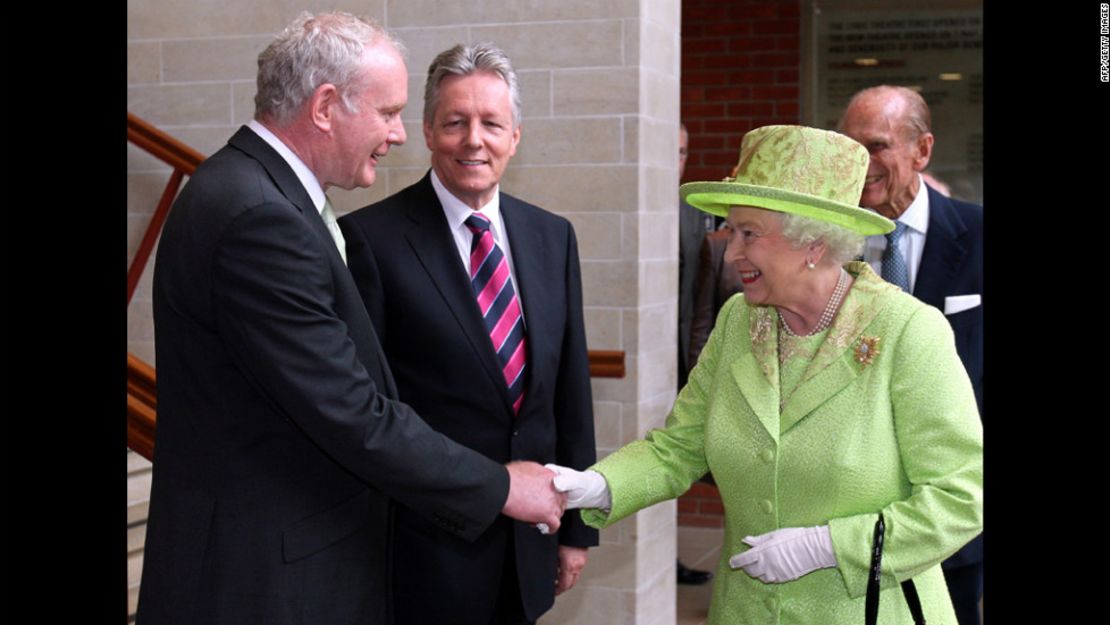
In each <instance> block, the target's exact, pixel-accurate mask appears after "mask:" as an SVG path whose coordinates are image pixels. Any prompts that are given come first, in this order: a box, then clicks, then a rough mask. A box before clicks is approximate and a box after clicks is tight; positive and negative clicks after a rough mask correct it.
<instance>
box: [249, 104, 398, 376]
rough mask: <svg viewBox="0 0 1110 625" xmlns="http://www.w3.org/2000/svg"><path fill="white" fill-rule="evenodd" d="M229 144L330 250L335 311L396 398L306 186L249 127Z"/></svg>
mask: <svg viewBox="0 0 1110 625" xmlns="http://www.w3.org/2000/svg"><path fill="white" fill-rule="evenodd" d="M228 144H230V145H231V146H233V147H235V148H236V149H238V150H241V151H243V152H245V153H246V154H248V155H250V156H251V157H252V158H254V159H255V160H256V161H258V162H259V163H261V164H262V167H263V168H264V169H265V170H266V173H267V174H268V175H269V176H270V180H272V181H273V183H274V185H275V186H276V187H277V188H278V190H280V191H281V193H282V194H283V195H284V196H285V198H286V199H287V200H289V202H290V203H291V204H293V206H295V207H297V209H298V210H299V211H300V212H301V215H302V216H303V217H304V220H305V222H306V223H307V224H308V227H309V228H310V229H311V230H313V231H314V232H315V233H316V235H317V236H318V237H320V239H321V241H322V243H323V246H324V249H326V250H329V251H328V252H327V254H328V255H329V258H330V259H331V266H332V274H333V275H334V276H335V285H334V286H335V289H336V307H337V311H336V312H337V314H339V315H340V317H341V318H343V319H344V321H346V322H347V328H348V332H349V333H350V334H351V338H352V340H353V341H354V342H355V346H356V348H357V349H358V352H359V356H360V359H361V360H362V363H363V366H364V367H366V369H367V370H368V371H369V373H370V375H371V377H373V378H374V380H376V381H379V382H381V383H384V384H385V387H386V388H385V389H384V390H385V392H386V394H387V396H389V397H396V396H397V388H396V384H395V383H394V381H393V375H392V372H391V371H390V369H389V363H387V362H386V360H385V353H384V352H383V351H382V348H381V344H380V343H379V342H378V337H377V335H376V334H375V333H374V332H373V325H372V324H371V322H370V317H369V316H368V315H367V314H366V310H365V309H364V308H363V307H362V299H361V298H360V297H359V295H358V288H357V287H356V286H355V283H354V278H352V277H351V274H350V272H349V271H348V270H347V266H346V264H344V263H343V258H342V257H341V256H340V255H339V249H338V248H336V246H335V241H334V239H332V236H331V233H330V232H329V231H328V227H327V226H326V225H325V224H324V219H323V218H322V217H321V216H320V212H319V211H317V210H316V205H315V204H313V203H312V198H311V197H310V196H309V195H308V191H306V190H305V188H304V185H303V184H301V181H300V179H299V178H297V174H296V173H294V172H293V168H292V167H290V166H289V163H286V162H285V159H283V158H282V157H281V155H280V154H278V153H277V152H276V151H275V150H274V149H273V148H272V147H270V144H268V143H266V141H265V140H263V139H262V137H260V136H258V134H256V133H255V132H254V131H253V130H251V129H250V128H247V127H246V126H243V127H242V128H240V129H239V131H238V132H236V133H235V134H234V135H232V137H231V139H229V140H228ZM343 302H357V303H358V305H354V306H345V305H343V304H342V303H343ZM340 307H342V310H339V308H340ZM353 317H363V318H364V321H365V322H364V323H355V322H354V319H353Z"/></svg>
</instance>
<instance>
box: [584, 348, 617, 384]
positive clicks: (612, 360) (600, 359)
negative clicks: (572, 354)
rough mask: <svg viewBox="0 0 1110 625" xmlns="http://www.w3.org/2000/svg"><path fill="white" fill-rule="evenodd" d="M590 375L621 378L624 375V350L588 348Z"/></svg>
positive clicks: (592, 376)
mask: <svg viewBox="0 0 1110 625" xmlns="http://www.w3.org/2000/svg"><path fill="white" fill-rule="evenodd" d="M590 377H591V378H623V377H624V352H622V351H606V350H599V349H591V350H590Z"/></svg>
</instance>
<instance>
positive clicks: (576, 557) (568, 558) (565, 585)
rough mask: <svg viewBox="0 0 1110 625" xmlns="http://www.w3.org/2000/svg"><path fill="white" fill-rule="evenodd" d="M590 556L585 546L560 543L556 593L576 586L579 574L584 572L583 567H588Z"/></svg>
mask: <svg viewBox="0 0 1110 625" xmlns="http://www.w3.org/2000/svg"><path fill="white" fill-rule="evenodd" d="M588 557H589V555H588V553H587V551H586V548H585V547H568V546H566V545H559V570H558V571H557V575H556V577H555V594H556V595H561V594H563V593H564V592H566V591H568V590H570V589H571V588H574V585H575V584H576V583H578V576H579V575H581V574H582V569H584V568H586V559H587V558H588Z"/></svg>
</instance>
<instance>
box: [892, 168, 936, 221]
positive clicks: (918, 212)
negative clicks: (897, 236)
mask: <svg viewBox="0 0 1110 625" xmlns="http://www.w3.org/2000/svg"><path fill="white" fill-rule="evenodd" d="M898 221H900V222H902V223H904V224H906V227H908V228H910V229H911V230H914V231H915V232H920V233H921V234H925V232H926V231H927V230H928V229H929V189H928V188H927V187H926V186H925V181H924V180H922V179H921V174H918V175H917V195H915V196H914V198H913V201H912V202H910V205H909V207H907V208H906V211H905V212H904V213H902V214H901V215H899V216H898Z"/></svg>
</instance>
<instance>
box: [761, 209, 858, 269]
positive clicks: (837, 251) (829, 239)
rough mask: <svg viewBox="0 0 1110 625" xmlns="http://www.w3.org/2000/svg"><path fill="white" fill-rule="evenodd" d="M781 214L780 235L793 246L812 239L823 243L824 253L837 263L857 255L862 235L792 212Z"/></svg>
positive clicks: (807, 243) (800, 245)
mask: <svg viewBox="0 0 1110 625" xmlns="http://www.w3.org/2000/svg"><path fill="white" fill-rule="evenodd" d="M780 215H782V236H783V238H784V239H786V240H787V241H788V242H789V243H790V244H791V245H792V246H794V247H795V248H800V247H805V246H807V245H809V244H810V243H813V242H814V241H820V242H822V243H824V244H825V250H826V255H827V256H828V257H829V258H830V259H832V260H833V261H834V262H835V263H836V264H837V265H843V264H844V263H846V262H848V261H850V260H852V259H853V258H855V257H857V256H859V254H860V251H861V250H862V249H863V241H864V237H863V235H862V234H859V233H856V232H853V231H851V230H849V229H847V228H844V227H842V226H838V225H836V224H831V223H829V222H827V221H818V220H816V219H811V218H809V217H802V216H801V215H795V214H794V213H780Z"/></svg>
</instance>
